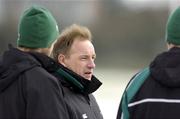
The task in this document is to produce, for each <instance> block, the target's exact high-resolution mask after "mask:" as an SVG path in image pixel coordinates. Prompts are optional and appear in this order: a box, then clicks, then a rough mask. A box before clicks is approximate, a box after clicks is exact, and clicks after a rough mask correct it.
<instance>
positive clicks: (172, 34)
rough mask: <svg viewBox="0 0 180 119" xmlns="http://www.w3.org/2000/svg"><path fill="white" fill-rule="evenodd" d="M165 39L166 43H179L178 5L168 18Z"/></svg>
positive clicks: (179, 19)
mask: <svg viewBox="0 0 180 119" xmlns="http://www.w3.org/2000/svg"><path fill="white" fill-rule="evenodd" d="M166 40H167V42H168V43H172V44H174V45H180V7H178V8H177V9H176V10H175V11H174V12H173V13H172V14H171V15H170V17H169V19H168V22H167V26H166Z"/></svg>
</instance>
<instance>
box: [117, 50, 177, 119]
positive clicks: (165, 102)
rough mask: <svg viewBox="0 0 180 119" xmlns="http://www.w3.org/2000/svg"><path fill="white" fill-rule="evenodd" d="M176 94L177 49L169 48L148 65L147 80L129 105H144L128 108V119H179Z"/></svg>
mask: <svg viewBox="0 0 180 119" xmlns="http://www.w3.org/2000/svg"><path fill="white" fill-rule="evenodd" d="M179 92H180V48H172V49H171V50H169V51H167V52H163V53H161V54H160V55H158V56H157V57H156V58H155V59H154V61H152V63H151V64H150V76H149V77H148V78H147V80H146V81H145V82H144V84H143V85H142V86H141V88H140V89H139V91H138V92H137V94H136V95H135V96H134V97H133V99H132V101H131V102H130V103H129V104H133V103H135V102H138V101H139V102H140V101H147V102H144V103H142V102H141V103H139V104H136V105H134V106H131V107H129V112H130V119H179V118H180V114H179V110H180V93H179ZM149 100H153V101H154V102H153V101H149ZM120 111H121V110H120Z"/></svg>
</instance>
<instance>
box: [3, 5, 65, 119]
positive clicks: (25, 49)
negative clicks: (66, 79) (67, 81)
mask: <svg viewBox="0 0 180 119" xmlns="http://www.w3.org/2000/svg"><path fill="white" fill-rule="evenodd" d="M18 32H19V36H18V41H17V45H18V47H17V48H14V47H12V46H10V47H9V50H8V51H6V52H4V54H3V56H2V59H1V60H0V119H68V115H66V114H67V112H66V107H65V106H66V105H65V102H63V100H62V98H63V97H62V91H61V88H60V87H59V83H58V81H57V79H56V78H55V77H54V76H53V75H51V74H50V73H48V72H47V71H46V69H45V68H47V67H48V63H49V64H51V62H50V61H51V60H52V59H51V58H50V57H48V56H49V55H50V53H51V51H52V48H53V44H54V42H55V41H56V39H57V37H58V35H59V31H58V27H57V23H56V21H55V19H54V17H53V16H52V14H51V13H50V12H49V11H48V10H47V9H46V8H43V7H41V6H32V7H30V8H29V9H27V10H26V11H24V13H23V14H22V17H21V19H20V22H19V31H18ZM39 59H43V62H42V61H41V60H39Z"/></svg>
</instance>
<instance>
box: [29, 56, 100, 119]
mask: <svg viewBox="0 0 180 119" xmlns="http://www.w3.org/2000/svg"><path fill="white" fill-rule="evenodd" d="M32 55H34V57H36V58H38V59H39V60H41V61H44V59H43V58H42V57H38V56H37V55H36V54H32ZM44 63H45V62H44ZM45 64H47V63H45ZM44 67H45V68H46V69H48V72H50V73H52V74H53V75H54V76H56V77H57V78H58V79H59V86H60V87H61V89H62V92H63V95H62V96H63V101H65V103H66V107H67V110H68V115H69V116H70V119H103V116H102V114H101V111H100V109H99V106H98V104H97V102H96V100H95V98H94V96H93V95H92V93H93V92H94V91H96V90H97V89H98V88H99V87H100V86H101V84H102V83H101V82H100V81H99V80H98V79H97V78H96V77H95V76H93V77H92V80H91V81H89V80H87V79H84V78H83V77H81V76H79V75H78V74H76V73H74V72H73V71H71V70H69V69H68V68H66V67H64V66H62V65H61V64H59V63H56V62H54V61H51V64H49V65H44ZM64 119H65V118H64Z"/></svg>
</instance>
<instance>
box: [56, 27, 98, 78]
mask: <svg viewBox="0 0 180 119" xmlns="http://www.w3.org/2000/svg"><path fill="white" fill-rule="evenodd" d="M53 57H54V59H55V60H56V61H58V62H59V63H61V64H62V65H63V66H65V67H67V68H69V69H71V70H72V71H74V72H75V73H77V74H79V75H80V76H82V77H84V78H85V79H87V80H91V77H92V75H93V69H94V68H95V63H94V60H95V58H96V53H95V49H94V46H93V44H92V40H91V32H90V31H89V29H88V28H87V27H84V26H79V25H76V24H73V25H71V26H70V27H67V28H66V29H65V30H63V31H62V33H61V35H60V37H59V38H58V40H57V42H56V43H55V45H54V49H53Z"/></svg>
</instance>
